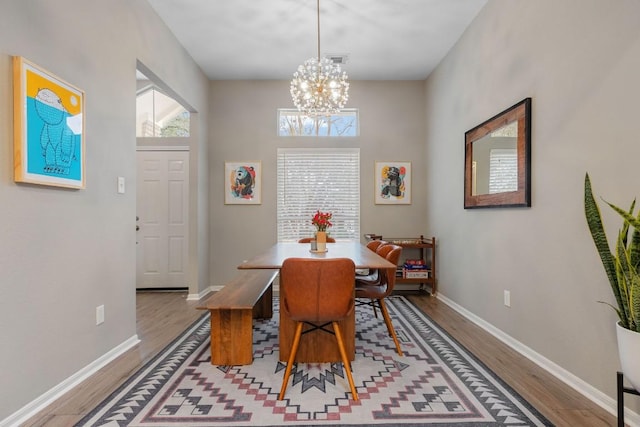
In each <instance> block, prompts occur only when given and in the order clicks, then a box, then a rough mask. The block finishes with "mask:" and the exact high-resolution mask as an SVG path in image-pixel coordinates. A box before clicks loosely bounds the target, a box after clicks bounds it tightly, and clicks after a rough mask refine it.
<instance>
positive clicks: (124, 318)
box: [0, 0, 208, 420]
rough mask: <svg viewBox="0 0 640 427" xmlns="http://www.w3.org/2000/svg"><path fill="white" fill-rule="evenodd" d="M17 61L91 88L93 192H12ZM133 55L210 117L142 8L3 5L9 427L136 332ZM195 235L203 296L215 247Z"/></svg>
mask: <svg viewBox="0 0 640 427" xmlns="http://www.w3.org/2000/svg"><path fill="white" fill-rule="evenodd" d="M12 55H19V56H23V57H25V58H27V59H29V60H30V61H33V62H34V63H36V64H38V65H39V66H41V67H43V68H45V69H46V70H48V71H50V72H52V73H54V74H56V75H58V76H59V77H60V78H62V79H64V80H66V81H68V82H70V83H72V84H74V85H76V86H77V87H79V88H81V89H83V90H84V91H85V98H86V105H85V117H86V121H85V126H86V127H85V138H86V171H87V176H86V178H87V186H86V189H85V190H63V189H59V188H53V187H43V186H34V185H23V184H22V185H18V184H16V183H14V181H13V106H12V68H11V56H12ZM136 60H140V61H141V62H143V63H144V64H145V65H146V66H147V67H148V68H149V69H151V70H153V71H154V72H155V73H156V74H157V75H158V76H159V77H161V78H162V79H163V81H165V83H166V84H167V85H169V86H171V87H172V88H173V89H174V90H175V91H176V92H177V93H179V94H180V95H181V96H182V97H183V98H184V99H185V100H187V101H188V102H189V104H190V105H192V106H194V107H195V108H196V109H197V110H198V111H199V112H200V113H201V114H203V115H204V117H206V116H207V115H208V111H207V108H208V104H207V102H208V98H207V87H208V86H207V84H208V82H207V79H206V78H205V76H204V75H203V74H202V73H201V71H200V70H199V68H198V67H196V65H195V64H194V62H193V61H192V60H191V58H190V57H189V56H188V55H187V54H186V52H185V51H184V50H183V49H182V47H181V46H180V45H178V44H177V42H176V40H175V39H174V37H173V35H172V34H171V33H170V32H169V31H168V30H167V28H166V27H165V26H164V24H163V23H162V22H161V21H160V20H159V19H158V17H157V16H156V15H155V13H154V12H153V10H152V9H151V8H150V7H149V5H148V4H147V3H146V2H145V1H142V0H133V1H131V0H110V1H92V2H86V1H82V0H58V1H55V2H51V1H47V0H26V1H25V0H22V1H19V0H13V1H3V2H2V3H0V94H1V95H2V96H1V97H0V206H1V207H0V236H2V237H1V240H0V337H2V342H3V350H2V351H1V352H0V384H2V386H1V387H0V420H2V419H4V418H5V417H7V416H8V415H10V414H12V413H14V412H16V411H18V410H19V409H20V408H21V407H23V406H24V405H26V404H28V403H30V402H31V401H33V400H34V399H36V398H37V397H38V396H40V395H42V394H43V393H45V392H47V391H48V390H50V389H51V388H52V387H54V386H56V385H58V384H59V383H61V382H62V381H63V380H65V379H67V378H69V377H70V376H72V375H73V374H74V373H76V372H78V371H79V370H81V369H82V368H84V367H85V366H87V365H89V364H90V363H91V362H93V361H95V360H96V359H98V358H99V357H100V356H102V355H104V354H105V353H107V352H109V351H110V350H112V349H113V348H115V347H116V346H118V345H120V344H122V343H123V342H125V341H127V340H128V339H130V338H132V337H135V335H136V318H135V265H136V264H135V259H136V258H135V257H136V252H135V238H136V237H135V231H134V230H135V215H136V188H135V183H136V170H135V167H136V165H135V144H136V139H135V90H136V80H135V71H136ZM195 132H196V134H197V141H198V142H197V144H196V145H194V146H193V147H192V158H193V161H192V163H191V165H192V171H191V172H192V178H195V179H194V182H193V183H192V191H193V194H194V198H193V200H192V201H191V203H192V205H193V206H192V208H193V210H195V212H196V213H194V216H193V218H194V220H193V221H192V222H193V223H194V228H200V230H202V231H204V233H203V235H205V236H206V221H207V220H208V216H207V213H206V210H207V209H208V205H207V203H206V197H207V196H208V193H207V186H206V176H205V179H202V176H203V174H206V173H207V170H208V167H207V164H206V162H207V161H208V158H207V156H206V149H204V148H203V146H205V147H206V144H203V142H204V141H206V137H207V129H206V120H200V122H199V124H198V125H197V127H196V129H195ZM202 153H204V154H203V155H199V154H202ZM118 176H123V177H125V178H126V182H127V192H126V193H125V194H117V193H116V177H118ZM198 177H200V180H201V182H200V183H198V182H197V180H198ZM198 184H199V185H198ZM203 188H204V189H203ZM198 198H199V199H200V200H198ZM194 240H195V241H194V242H193V244H194V247H195V248H196V249H194V252H198V253H196V254H195V257H194V259H198V257H203V258H204V259H203V260H201V263H200V266H197V265H195V263H194V267H193V269H192V270H193V272H194V273H193V276H194V278H193V280H194V283H192V284H191V289H192V291H193V292H197V291H198V289H204V288H205V287H206V286H208V277H207V276H208V271H207V270H206V265H207V263H206V262H202V261H207V259H208V253H207V250H206V245H207V244H208V239H206V238H205V239H200V240H198V239H194ZM100 304H104V305H105V315H106V322H105V323H104V324H102V325H100V326H96V325H95V310H96V306H98V305H100Z"/></svg>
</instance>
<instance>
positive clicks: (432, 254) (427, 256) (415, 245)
mask: <svg viewBox="0 0 640 427" xmlns="http://www.w3.org/2000/svg"><path fill="white" fill-rule="evenodd" d="M365 238H366V239H367V240H384V241H387V242H389V243H393V244H395V245H398V246H402V248H403V250H402V258H401V260H400V263H399V265H398V271H397V272H396V284H398V283H405V284H415V285H416V286H417V288H418V290H420V291H425V292H427V291H428V292H430V294H431V295H432V296H436V295H437V293H438V278H437V277H438V276H437V275H436V238H435V237H431V238H425V237H424V236H422V235H421V236H420V237H383V236H382V235H377V234H365ZM407 259H420V260H422V261H424V263H425V264H426V265H427V269H428V272H429V274H428V277H426V278H425V277H422V278H408V277H406V274H405V273H404V272H403V268H402V266H403V264H404V262H405V261H406V260H407Z"/></svg>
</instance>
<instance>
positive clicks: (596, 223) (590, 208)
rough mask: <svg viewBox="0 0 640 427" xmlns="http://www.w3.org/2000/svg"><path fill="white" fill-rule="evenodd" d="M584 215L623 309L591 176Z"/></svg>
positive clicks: (585, 197)
mask: <svg viewBox="0 0 640 427" xmlns="http://www.w3.org/2000/svg"><path fill="white" fill-rule="evenodd" d="M584 213H585V216H586V218H587V224H588V226H589V231H591V237H592V238H593V243H595V245H596V249H597V250H598V254H599V255H600V260H601V261H602V265H603V267H604V270H605V272H606V273H607V278H608V279H609V284H610V285H611V290H612V291H613V295H614V297H615V299H616V302H617V304H618V307H619V309H621V308H622V307H623V303H622V298H621V296H620V290H619V289H618V275H617V273H616V266H615V264H614V261H613V255H612V254H611V250H610V249H609V242H608V241H607V235H606V234H605V231H604V226H603V225H602V216H601V215H600V208H599V207H598V204H597V203H596V200H595V199H594V198H593V192H592V191H591V180H590V179H589V174H586V175H585V177H584ZM625 213H626V212H625ZM622 314H623V313H621V312H620V311H618V316H619V317H620V321H621V322H623V325H624V324H626V322H627V321H626V319H624V318H623V316H622Z"/></svg>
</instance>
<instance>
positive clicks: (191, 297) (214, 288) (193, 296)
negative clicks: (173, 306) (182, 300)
mask: <svg viewBox="0 0 640 427" xmlns="http://www.w3.org/2000/svg"><path fill="white" fill-rule="evenodd" d="M220 289H222V286H209V287H208V288H207V289H205V290H204V291H202V292H200V293H199V294H189V295H187V301H198V300H200V299H202V298H204V297H206V296H207V295H209V294H210V293H211V292H215V291H219V290H220Z"/></svg>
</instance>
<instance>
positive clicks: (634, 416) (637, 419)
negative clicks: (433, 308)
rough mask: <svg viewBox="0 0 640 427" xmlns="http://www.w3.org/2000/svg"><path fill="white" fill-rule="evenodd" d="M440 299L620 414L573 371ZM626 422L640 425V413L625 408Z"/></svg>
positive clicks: (602, 404) (611, 401)
mask: <svg viewBox="0 0 640 427" xmlns="http://www.w3.org/2000/svg"><path fill="white" fill-rule="evenodd" d="M438 299H439V300H440V301H442V302H443V303H445V304H447V305H448V306H449V307H451V308H452V309H454V310H455V311H457V312H458V313H460V314H461V315H462V316H464V317H466V318H467V319H469V320H470V321H472V322H473V323H475V324H476V325H478V326H479V327H481V328H482V329H484V330H485V331H487V332H488V333H490V334H491V335H493V336H494V337H496V338H497V339H499V340H500V341H502V342H503V343H505V344H506V345H508V346H509V347H511V348H512V349H514V350H515V351H517V352H518V353H520V354H522V355H523V356H524V357H526V358H527V359H529V360H531V361H532V362H533V363H535V364H536V365H538V366H540V367H541V368H542V369H544V370H545V371H547V372H549V373H550V374H551V375H553V376H554V377H556V378H558V379H559V380H560V381H562V382H564V383H565V384H567V385H568V386H569V387H571V388H573V389H574V390H576V391H577V392H578V393H580V394H582V395H583V396H585V397H586V398H587V399H589V400H591V401H592V402H593V403H595V404H596V405H598V406H600V407H601V408H603V409H604V410H605V411H607V412H609V413H611V414H613V415H614V416H617V415H618V407H617V402H616V400H615V399H613V398H611V397H609V396H607V395H606V394H605V393H603V392H601V391H600V390H598V389H597V388H595V387H593V386H592V385H591V384H589V383H587V382H585V381H583V380H582V379H580V378H579V377H577V376H575V375H573V374H572V373H571V372H569V371H567V370H566V369H564V368H562V367H561V366H559V365H557V364H555V363H554V362H552V361H551V360H549V359H547V358H546V357H544V356H542V355H541V354H539V353H537V352H535V351H534V350H532V349H531V348H529V347H527V346H526V345H524V344H522V343H521V342H520V341H517V340H515V339H513V337H511V336H509V335H507V334H505V333H504V332H503V331H501V330H500V329H498V328H496V327H495V326H493V325H492V324H490V323H488V322H486V321H484V320H483V319H481V318H480V317H478V316H476V315H475V314H473V313H471V312H470V311H468V310H467V309H465V308H464V307H462V306H460V305H458V304H456V303H455V302H453V301H452V300H450V299H448V298H447V297H445V296H444V295H442V293H438ZM612 381H613V379H612ZM625 422H626V424H627V425H628V426H629V427H640V414H638V413H636V412H633V411H632V410H630V409H629V408H625Z"/></svg>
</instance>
